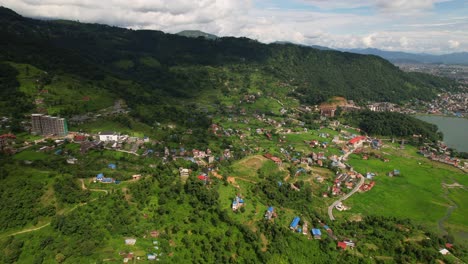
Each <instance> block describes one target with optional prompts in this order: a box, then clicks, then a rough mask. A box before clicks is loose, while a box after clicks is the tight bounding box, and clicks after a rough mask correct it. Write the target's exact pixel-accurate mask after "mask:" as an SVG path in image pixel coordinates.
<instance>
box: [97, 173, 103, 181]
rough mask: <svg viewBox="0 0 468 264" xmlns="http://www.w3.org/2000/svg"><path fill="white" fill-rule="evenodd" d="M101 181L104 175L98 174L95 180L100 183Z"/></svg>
mask: <svg viewBox="0 0 468 264" xmlns="http://www.w3.org/2000/svg"><path fill="white" fill-rule="evenodd" d="M102 179H104V174H103V173H99V174H98V175H97V176H96V180H98V181H102Z"/></svg>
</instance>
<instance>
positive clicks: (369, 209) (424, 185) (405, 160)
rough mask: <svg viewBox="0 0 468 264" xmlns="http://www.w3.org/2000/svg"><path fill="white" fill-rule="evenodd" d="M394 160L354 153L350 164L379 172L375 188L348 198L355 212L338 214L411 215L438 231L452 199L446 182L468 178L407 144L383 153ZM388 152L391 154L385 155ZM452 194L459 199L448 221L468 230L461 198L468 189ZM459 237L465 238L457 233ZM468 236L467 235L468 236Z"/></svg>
mask: <svg viewBox="0 0 468 264" xmlns="http://www.w3.org/2000/svg"><path fill="white" fill-rule="evenodd" d="M380 153H382V154H383V155H384V157H387V158H389V159H390V161H389V162H383V161H382V160H380V159H375V158H370V159H369V160H363V159H362V158H361V157H360V156H358V155H351V157H350V160H349V163H350V164H351V165H352V166H353V167H354V168H355V170H356V171H358V172H360V173H362V174H365V173H366V172H373V173H376V174H377V175H378V176H376V177H375V178H374V180H375V182H376V185H375V187H374V188H373V189H372V190H371V191H369V192H366V193H358V194H356V195H354V196H353V197H352V198H351V199H349V200H348V201H346V204H347V205H350V206H351V207H352V210H351V211H348V212H344V213H339V212H338V213H336V215H337V216H339V217H349V216H351V215H353V214H355V213H362V214H376V215H384V216H395V217H402V218H410V219H412V220H415V221H416V222H418V223H421V224H424V225H425V226H427V227H429V228H430V229H432V230H434V231H436V232H438V226H437V224H438V220H439V219H441V218H442V217H444V216H445V214H446V212H447V208H448V206H449V204H450V202H449V201H448V200H447V199H446V198H445V197H444V192H445V189H444V188H443V186H442V183H448V184H450V183H454V182H458V183H460V184H462V185H464V186H467V184H468V177H467V175H466V174H465V173H463V172H461V171H460V170H458V169H456V168H453V167H450V166H448V165H444V164H440V163H436V162H433V161H430V160H428V159H426V158H424V157H422V156H420V155H418V154H416V149H415V148H413V147H410V146H406V149H405V150H400V149H398V148H396V145H392V146H391V147H388V148H383V149H382V151H381V152H380ZM385 153H386V154H388V155H385ZM394 169H398V170H400V172H401V175H400V176H396V177H389V176H387V173H388V172H390V171H393V170H394ZM449 197H453V199H454V200H456V201H458V203H457V205H458V206H459V207H458V208H457V209H455V210H454V212H453V214H452V216H451V217H450V218H449V220H448V223H449V225H450V226H452V225H453V226H454V227H456V228H457V229H458V230H461V229H463V230H467V228H468V221H466V219H467V218H466V217H467V216H468V212H467V208H468V206H465V205H464V204H463V203H460V201H461V199H463V198H464V199H467V198H468V192H467V191H466V189H460V190H451V191H450V195H449ZM457 234H458V236H457V237H459V238H463V236H461V235H460V233H457ZM465 239H466V236H465Z"/></svg>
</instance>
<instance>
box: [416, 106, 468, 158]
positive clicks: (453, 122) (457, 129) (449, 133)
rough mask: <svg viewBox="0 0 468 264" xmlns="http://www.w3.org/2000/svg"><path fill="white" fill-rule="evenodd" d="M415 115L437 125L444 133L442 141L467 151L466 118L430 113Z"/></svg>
mask: <svg viewBox="0 0 468 264" xmlns="http://www.w3.org/2000/svg"><path fill="white" fill-rule="evenodd" d="M415 117H416V118H418V119H421V120H423V121H426V122H428V123H432V124H435V125H437V126H438V127H439V130H440V131H441V132H442V133H444V143H445V144H446V145H447V146H449V147H451V148H454V149H456V150H458V151H463V152H468V119H465V118H456V117H446V116H432V115H416V116H415Z"/></svg>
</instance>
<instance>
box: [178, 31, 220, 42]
mask: <svg viewBox="0 0 468 264" xmlns="http://www.w3.org/2000/svg"><path fill="white" fill-rule="evenodd" d="M176 35H179V36H183V37H188V38H198V37H203V38H206V39H212V40H214V39H217V38H218V36H216V35H213V34H209V33H206V32H203V31H200V30H183V31H181V32H178V33H176Z"/></svg>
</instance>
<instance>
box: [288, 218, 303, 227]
mask: <svg viewBox="0 0 468 264" xmlns="http://www.w3.org/2000/svg"><path fill="white" fill-rule="evenodd" d="M300 220H301V218H299V216H296V217H294V219H293V220H292V222H291V224H290V225H289V229H291V230H296V229H297V227H298V225H299V221H300Z"/></svg>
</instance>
